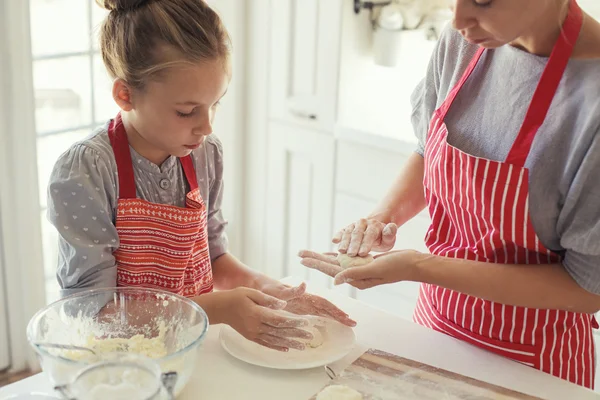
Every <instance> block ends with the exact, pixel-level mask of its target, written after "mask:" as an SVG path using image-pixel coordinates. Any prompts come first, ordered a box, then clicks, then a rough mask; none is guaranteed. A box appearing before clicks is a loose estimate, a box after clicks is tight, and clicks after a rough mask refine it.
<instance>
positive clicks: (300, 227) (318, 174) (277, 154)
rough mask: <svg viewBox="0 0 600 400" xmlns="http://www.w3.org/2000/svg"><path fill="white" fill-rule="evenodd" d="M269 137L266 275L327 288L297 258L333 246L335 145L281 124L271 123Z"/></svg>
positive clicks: (329, 139)
mask: <svg viewBox="0 0 600 400" xmlns="http://www.w3.org/2000/svg"><path fill="white" fill-rule="evenodd" d="M268 131H269V132H268V136H269V151H268V159H267V163H268V173H267V200H266V210H267V212H266V215H267V226H266V238H265V243H266V247H267V249H266V268H267V273H269V274H270V275H271V276H275V277H278V278H280V277H283V276H286V275H294V276H299V277H302V278H304V279H306V280H310V281H311V282H314V283H315V284H317V285H319V286H322V287H328V286H329V285H330V278H329V277H327V276H324V275H323V274H321V273H319V272H317V271H312V270H309V269H307V268H305V267H304V266H302V265H301V264H300V262H299V258H298V255H297V254H298V251H299V250H301V249H323V250H326V248H324V246H326V245H327V243H330V241H331V230H332V228H331V213H332V208H333V179H334V159H333V155H334V139H333V137H332V136H331V135H327V134H325V133H321V132H318V131H315V130H311V129H307V128H303V127H299V126H294V125H290V124H285V123H280V122H271V123H270V124H269V128H268Z"/></svg>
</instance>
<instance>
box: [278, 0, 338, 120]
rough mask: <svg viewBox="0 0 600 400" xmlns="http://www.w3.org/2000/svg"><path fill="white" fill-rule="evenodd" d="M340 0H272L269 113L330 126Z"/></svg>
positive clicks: (333, 113)
mask: <svg viewBox="0 0 600 400" xmlns="http://www.w3.org/2000/svg"><path fill="white" fill-rule="evenodd" d="M341 22H342V0H326V1H323V0H272V1H271V34H270V37H271V40H270V117H271V118H274V119H277V120H285V121H288V122H293V123H297V124H300V125H303V126H306V127H313V128H319V129H325V130H329V131H331V130H332V129H333V126H334V123H335V111H336V105H337V101H336V98H337V82H338V68H339V50H337V49H339V48H340V32H341Z"/></svg>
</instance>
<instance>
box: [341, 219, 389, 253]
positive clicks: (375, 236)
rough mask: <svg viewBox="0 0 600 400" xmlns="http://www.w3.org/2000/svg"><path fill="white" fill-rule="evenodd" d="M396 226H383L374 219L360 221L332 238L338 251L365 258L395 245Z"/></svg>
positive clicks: (383, 224)
mask: <svg viewBox="0 0 600 400" xmlns="http://www.w3.org/2000/svg"><path fill="white" fill-rule="evenodd" d="M397 232H398V226H397V225H396V224H394V223H389V224H385V223H383V222H381V221H378V220H376V219H374V218H369V219H360V220H358V221H357V222H355V223H353V224H350V225H348V226H347V227H345V228H344V229H342V230H340V231H339V232H338V233H336V234H335V236H334V237H333V240H332V241H333V243H336V244H338V251H339V252H340V253H346V254H348V255H349V256H351V257H354V256H356V255H360V256H366V255H367V254H369V252H371V251H377V252H384V251H389V250H391V249H392V248H393V247H394V244H395V243H396V233H397Z"/></svg>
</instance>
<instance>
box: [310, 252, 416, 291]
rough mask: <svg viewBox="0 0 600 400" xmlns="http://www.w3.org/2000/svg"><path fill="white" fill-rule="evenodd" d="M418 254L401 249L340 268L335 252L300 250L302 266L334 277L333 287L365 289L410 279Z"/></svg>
mask: <svg viewBox="0 0 600 400" xmlns="http://www.w3.org/2000/svg"><path fill="white" fill-rule="evenodd" d="M420 254H421V253H419V252H417V251H414V250H401V251H393V252H389V253H384V254H380V255H377V256H375V260H374V261H373V262H371V263H369V264H367V265H365V266H363V267H354V268H347V269H343V268H342V267H340V265H339V263H338V262H337V260H336V254H334V253H325V254H320V253H315V252H312V251H306V250H304V251H301V252H300V254H299V256H300V257H302V265H304V266H306V267H308V268H312V269H316V270H318V271H321V272H323V273H325V274H327V275H329V276H331V277H334V278H335V280H334V284H336V285H341V284H343V283H348V284H350V285H352V286H354V287H356V288H357V289H368V288H371V287H373V286H379V285H384V284H387V283H394V282H401V281H410V280H413V277H414V276H415V274H414V268H415V263H416V260H417V258H418V256H419V255H420Z"/></svg>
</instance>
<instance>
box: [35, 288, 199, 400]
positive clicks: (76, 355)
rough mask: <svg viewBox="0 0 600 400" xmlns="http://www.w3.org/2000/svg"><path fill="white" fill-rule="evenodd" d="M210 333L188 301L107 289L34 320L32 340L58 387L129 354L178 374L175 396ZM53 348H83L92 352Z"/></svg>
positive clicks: (63, 301) (83, 294)
mask: <svg viewBox="0 0 600 400" xmlns="http://www.w3.org/2000/svg"><path fill="white" fill-rule="evenodd" d="M207 330H208V318H207V316H206V313H205V312H204V310H202V308H201V307H200V306H199V305H197V304H196V303H194V302H193V301H191V300H190V299H187V298H185V297H181V296H178V295H174V294H171V293H168V292H163V291H159V290H153V289H138V288H106V289H95V290H89V291H84V292H81V293H77V294H74V295H71V296H68V297H65V298H63V299H61V300H58V301H57V302H54V303H52V304H50V305H48V306H47V307H45V308H44V309H42V310H40V311H39V312H38V313H37V314H36V315H34V316H33V318H32V319H31V321H30V322H29V325H28V327H27V339H28V340H29V343H30V344H31V346H32V347H33V348H34V349H35V351H36V353H37V354H38V358H39V361H40V364H41V367H42V370H43V371H44V373H45V374H46V375H47V376H48V378H49V379H50V381H51V382H52V384H53V385H55V386H60V385H66V384H68V383H70V382H71V381H72V379H73V378H74V377H75V376H77V374H78V373H79V372H81V371H82V370H83V369H84V368H86V367H88V366H90V365H91V364H94V363H97V362H98V361H100V360H102V355H103V354H106V355H108V354H114V352H128V353H133V354H141V355H142V356H145V357H149V358H151V359H154V360H155V361H156V362H157V363H158V365H159V366H160V369H161V371H162V372H163V373H173V372H174V373H176V374H177V382H176V385H175V391H174V392H175V395H177V394H179V393H180V392H181V391H182V389H183V388H184V387H185V385H186V384H187V383H188V381H189V379H190V377H191V375H192V373H193V371H194V367H195V365H196V360H197V357H198V354H197V353H198V349H199V348H200V344H201V343H202V341H203V339H204V337H205V335H206V332H207ZM47 344H58V345H71V346H80V347H85V348H89V349H92V350H93V351H94V352H95V355H94V354H92V353H91V352H87V351H78V350H72V349H59V348H52V347H49V346H47Z"/></svg>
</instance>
